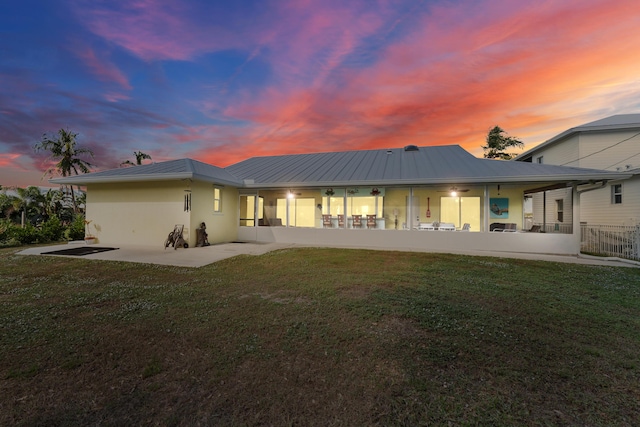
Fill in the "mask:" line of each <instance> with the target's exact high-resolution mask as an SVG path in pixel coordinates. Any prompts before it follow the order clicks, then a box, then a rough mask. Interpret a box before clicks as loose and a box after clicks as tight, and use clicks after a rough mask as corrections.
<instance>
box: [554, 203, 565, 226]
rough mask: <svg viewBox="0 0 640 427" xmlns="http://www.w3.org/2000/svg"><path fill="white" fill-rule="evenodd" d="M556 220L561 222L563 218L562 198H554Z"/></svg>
mask: <svg viewBox="0 0 640 427" xmlns="http://www.w3.org/2000/svg"><path fill="white" fill-rule="evenodd" d="M556 220H557V221H558V222H562V221H563V220H564V200H562V199H557V200H556Z"/></svg>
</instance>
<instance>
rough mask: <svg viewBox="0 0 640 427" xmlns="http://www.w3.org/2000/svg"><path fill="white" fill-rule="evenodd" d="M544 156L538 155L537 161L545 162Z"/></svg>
mask: <svg viewBox="0 0 640 427" xmlns="http://www.w3.org/2000/svg"><path fill="white" fill-rule="evenodd" d="M543 160H544V156H540V157H536V163H544V161H543Z"/></svg>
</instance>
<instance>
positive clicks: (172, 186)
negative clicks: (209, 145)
mask: <svg viewBox="0 0 640 427" xmlns="http://www.w3.org/2000/svg"><path fill="white" fill-rule="evenodd" d="M185 188H186V187H185V184H184V183H182V182H179V181H178V182H153V183H126V184H93V185H89V186H88V187H87V211H86V219H87V220H90V221H91V223H90V225H89V227H90V232H91V233H92V234H94V235H95V236H96V237H97V238H98V242H99V243H101V244H113V245H117V244H138V245H154V244H157V245H159V246H161V245H163V243H164V241H165V240H166V238H167V235H168V234H169V233H170V232H171V231H172V230H173V227H174V226H175V224H184V225H185V232H184V237H185V239H189V237H190V236H189V234H190V227H191V224H190V215H189V213H188V212H185V211H184V194H185V191H184V190H185Z"/></svg>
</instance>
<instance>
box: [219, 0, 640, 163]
mask: <svg viewBox="0 0 640 427" xmlns="http://www.w3.org/2000/svg"><path fill="white" fill-rule="evenodd" d="M465 6H469V5H465ZM482 6H483V7H482V11H483V14H481V15H477V14H475V16H479V17H478V18H475V19H474V20H470V19H469V18H468V19H466V20H462V21H460V19H459V16H460V15H461V12H460V10H458V9H457V8H451V7H444V6H442V7H438V8H436V9H433V10H432V11H431V14H429V15H428V16H425V18H424V22H423V23H422V24H421V25H418V26H417V28H419V30H417V31H413V32H410V36H408V37H407V38H406V39H404V40H401V41H400V42H398V43H396V44H392V45H390V46H388V47H387V48H386V49H384V50H383V51H381V52H380V53H379V58H380V60H379V61H378V62H377V63H376V64H374V65H372V66H371V67H370V68H367V69H355V68H354V69H349V68H344V67H342V68H341V67H339V65H337V64H338V63H339V62H340V61H339V60H336V61H332V60H331V58H329V57H327V58H329V59H328V60H327V62H326V63H323V64H324V65H326V66H327V69H329V70H331V71H332V72H334V76H333V80H332V81H331V82H328V83H326V84H320V85H314V84H312V85H310V86H306V87H303V86H302V85H295V84H293V85H289V86H287V89H286V90H284V91H283V90H282V87H280V86H272V87H270V88H268V89H266V90H264V91H263V92H262V94H261V98H258V99H246V100H244V101H242V100H241V101H240V102H237V103H235V104H233V105H231V106H229V107H228V108H226V109H225V111H224V112H225V115H226V116H227V117H233V118H239V119H244V120H247V121H250V122H251V123H253V125H254V129H253V132H251V133H250V134H247V135H246V136H247V138H246V139H245V141H246V142H245V141H243V142H241V144H242V146H243V147H246V151H247V152H251V153H254V150H255V152H262V151H263V147H265V144H268V146H269V147H270V151H271V152H273V153H286V152H304V151H317V150H318V149H319V150H326V149H354V148H375V147H392V146H402V145H406V144H408V143H417V144H422V145H434V144H435V145H438V144H452V143H453V144H461V145H463V146H465V147H466V148H468V149H470V150H472V151H475V152H476V153H478V151H479V146H480V145H482V144H483V143H484V137H485V136H486V133H487V131H488V129H489V128H490V127H492V126H493V125H496V124H499V125H501V126H502V127H504V128H505V129H508V131H509V132H510V133H511V134H513V135H515V136H518V137H535V136H536V135H540V129H541V128H543V127H545V126H546V127H547V133H551V134H550V135H549V136H552V134H553V132H556V133H557V132H560V131H562V130H564V129H566V128H567V127H568V126H567V123H568V120H564V121H558V120H557V119H556V116H555V114H557V113H559V110H562V106H564V107H565V111H563V114H565V116H566V114H567V111H566V107H567V106H568V104H569V103H570V102H572V100H573V99H576V98H579V97H587V98H588V97H590V96H592V95H593V94H594V93H597V91H598V90H600V89H599V88H601V83H603V81H607V82H608V81H613V82H633V81H635V80H636V79H637V70H638V69H640V57H638V55H632V54H629V53H630V52H634V51H637V49H638V47H640V37H639V35H638V34H637V32H631V31H630V30H631V28H632V27H633V23H632V22H631V23H630V22H629V19H628V17H629V16H630V14H631V12H633V11H634V10H635V11H637V10H638V6H637V5H636V3H635V2H631V1H625V2H621V3H619V4H617V5H616V6H615V7H613V6H612V5H611V3H609V2H604V1H591V2H586V3H585V2H580V3H579V4H578V3H575V2H574V3H573V4H566V3H563V4H561V5H557V4H547V3H544V4H541V5H538V4H532V6H528V7H526V8H524V9H522V8H518V7H514V5H513V3H511V2H497V1H496V2H485V3H484V4H483V5H482ZM552 6H554V8H553V9H551V7H552ZM460 7H463V6H460ZM472 15H473V14H468V16H472ZM621 22H624V23H625V24H620V23H621ZM305 25H306V27H307V28H308V32H307V33H304V34H309V35H317V34H319V33H321V31H320V28H323V25H324V21H323V20H318V21H317V22H316V25H315V26H314V25H312V21H310V22H305ZM372 28H375V26H373V27H372ZM365 33H366V32H365ZM305 42H306V40H304V39H302V41H301V42H300V43H296V42H294V43H293V45H292V46H293V47H291V48H290V51H296V53H299V54H300V56H301V57H302V58H303V59H304V58H312V57H313V52H314V51H317V49H319V47H321V46H323V45H322V43H316V44H315V45H314V43H313V42H310V45H311V47H309V44H306V43H305ZM357 44H358V37H354V38H346V39H345V42H344V45H343V46H344V47H345V51H346V52H349V51H353V50H354V49H355V47H353V46H356V45H357ZM306 49H308V50H306ZM336 52H340V49H337V50H336ZM339 57H340V55H339V53H336V55H335V58H339ZM336 73H337V74H336ZM323 74H324V70H323V69H322V67H319V71H318V72H317V73H316V76H319V77H318V79H317V80H323ZM317 80H315V81H317ZM554 105H555V106H556V107H554ZM569 118H571V113H569ZM550 124H551V125H555V126H556V127H555V128H552V129H548V127H549V125H550ZM531 129H537V130H536V131H533V130H531ZM521 131H522V132H521ZM345 141H348V144H349V145H348V146H346V145H345ZM537 142H542V141H540V140H538V141H537ZM234 151H235V150H234ZM218 152H220V151H219V150H218ZM225 152H226V151H225ZM234 157H235V155H234Z"/></svg>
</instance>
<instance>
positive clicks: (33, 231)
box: [10, 222, 40, 245]
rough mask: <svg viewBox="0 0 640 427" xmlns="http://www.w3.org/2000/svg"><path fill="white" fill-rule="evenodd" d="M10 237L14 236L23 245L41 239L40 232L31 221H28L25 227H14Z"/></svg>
mask: <svg viewBox="0 0 640 427" xmlns="http://www.w3.org/2000/svg"><path fill="white" fill-rule="evenodd" d="M10 238H13V239H15V240H17V241H18V242H20V243H21V244H23V245H28V244H31V243H36V242H38V241H39V238H40V233H39V230H38V229H37V228H35V227H34V226H33V225H31V223H29V222H27V223H26V224H25V226H24V228H20V227H13V228H12V229H11V233H10Z"/></svg>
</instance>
